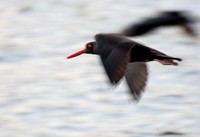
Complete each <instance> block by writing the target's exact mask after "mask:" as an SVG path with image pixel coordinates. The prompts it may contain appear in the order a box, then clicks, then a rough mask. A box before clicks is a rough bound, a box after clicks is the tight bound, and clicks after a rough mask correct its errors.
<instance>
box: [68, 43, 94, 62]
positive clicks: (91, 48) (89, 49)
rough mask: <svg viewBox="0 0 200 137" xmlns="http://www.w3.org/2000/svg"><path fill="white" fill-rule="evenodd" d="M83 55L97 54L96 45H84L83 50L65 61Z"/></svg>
mask: <svg viewBox="0 0 200 137" xmlns="http://www.w3.org/2000/svg"><path fill="white" fill-rule="evenodd" d="M83 53H88V54H97V45H96V42H89V43H87V44H86V47H85V49H83V50H81V51H78V52H76V53H74V54H72V55H70V56H68V57H67V59H70V58H73V57H76V56H79V55H81V54H83Z"/></svg>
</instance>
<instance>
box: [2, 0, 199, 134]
mask: <svg viewBox="0 0 200 137" xmlns="http://www.w3.org/2000/svg"><path fill="white" fill-rule="evenodd" d="M199 9H200V1H198V0H165V1H161V0H160V1H155V0H148V1H147V0H134V1H133V0H101V1H94V0H28V1H27V0H1V1H0V137H164V136H167V137H198V136H199V135H200V83H199V81H200V63H199V60H200V46H199V40H198V38H196V39H195V38H191V37H189V36H187V35H186V34H185V33H183V31H182V30H181V29H180V28H179V27H167V28H159V29H157V30H156V31H153V32H151V33H150V34H148V35H144V36H138V37H134V38H132V39H134V40H136V41H138V42H141V43H143V44H145V45H147V46H150V47H153V48H156V49H158V50H161V51H163V52H165V53H167V54H169V55H172V56H177V57H180V58H182V59H183V61H182V62H181V63H180V66H178V67H174V66H163V65H160V64H158V63H155V62H152V63H149V68H150V77H149V80H148V85H147V88H146V92H145V94H144V95H143V97H142V100H141V101H140V102H139V103H138V104H135V103H132V102H131V98H130V97H129V94H128V88H127V87H126V84H125V82H121V84H120V85H119V86H118V87H117V88H112V87H110V85H109V84H108V83H107V77H106V76H105V75H104V70H103V67H102V66H101V62H100V61H99V57H98V56H95V55H82V56H79V57H77V58H74V59H71V60H68V61H66V59H65V57H66V56H68V55H70V54H72V53H74V52H76V51H79V50H81V49H83V48H84V46H85V43H86V42H88V41H92V40H93V36H94V35H95V34H96V33H100V32H120V31H121V30H122V29H123V28H124V27H126V26H127V25H129V24H130V23H134V22H138V21H140V20H141V19H143V18H144V17H151V16H153V15H154V14H155V13H157V12H158V11H163V10H186V11H189V12H190V13H192V15H193V16H194V18H195V19H196V20H199V18H200V10H199ZM194 27H195V28H196V30H197V33H199V29H200V25H199V23H198V22H197V23H195V24H194Z"/></svg>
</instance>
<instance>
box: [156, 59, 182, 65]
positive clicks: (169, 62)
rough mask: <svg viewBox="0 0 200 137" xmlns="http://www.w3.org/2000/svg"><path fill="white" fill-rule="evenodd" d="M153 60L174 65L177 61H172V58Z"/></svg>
mask: <svg viewBox="0 0 200 137" xmlns="http://www.w3.org/2000/svg"><path fill="white" fill-rule="evenodd" d="M154 61H157V62H159V63H161V64H163V65H174V66H177V65H178V63H176V62H174V60H173V59H163V60H159V59H154Z"/></svg>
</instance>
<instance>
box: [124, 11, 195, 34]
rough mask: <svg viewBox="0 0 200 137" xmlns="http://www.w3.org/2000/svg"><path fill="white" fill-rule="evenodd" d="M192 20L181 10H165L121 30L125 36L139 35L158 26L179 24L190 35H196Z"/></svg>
mask: <svg viewBox="0 0 200 137" xmlns="http://www.w3.org/2000/svg"><path fill="white" fill-rule="evenodd" d="M193 22H194V21H193V20H192V19H191V17H189V16H188V15H186V13H185V12H181V11H166V12H162V13H161V14H159V16H157V17H152V18H147V19H145V20H143V21H141V22H138V23H135V24H133V25H130V26H129V27H127V28H125V29H124V30H123V31H122V34H123V35H125V36H139V35H142V34H146V33H148V32H150V31H152V30H154V29H156V28H158V27H162V26H174V25H176V26H180V27H181V28H183V30H184V31H185V32H186V33H187V34H189V35H191V36H196V32H195V30H194V29H193V28H192V26H191V24H192V23H193Z"/></svg>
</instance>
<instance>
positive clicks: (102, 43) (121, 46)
mask: <svg viewBox="0 0 200 137" xmlns="http://www.w3.org/2000/svg"><path fill="white" fill-rule="evenodd" d="M113 36H114V37H113ZM95 38H96V42H97V45H98V54H99V55H100V57H101V61H102V63H103V66H104V68H105V70H106V73H107V75H108V77H109V79H110V82H111V83H112V84H117V83H118V82H119V80H120V79H121V78H122V77H123V76H124V75H125V73H126V71H127V68H128V64H129V62H130V53H131V49H132V48H133V46H134V43H133V42H130V41H124V37H122V36H118V35H114V34H113V35H112V34H110V35H109V34H100V35H96V36H95ZM120 39H122V40H120Z"/></svg>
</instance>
